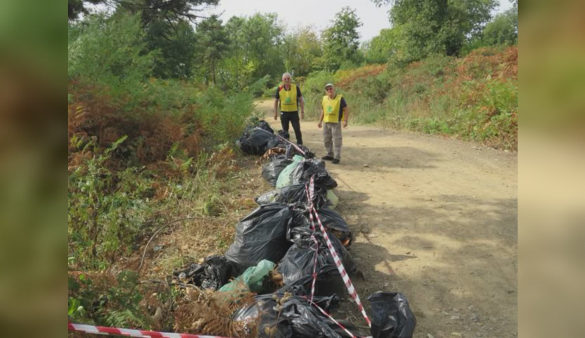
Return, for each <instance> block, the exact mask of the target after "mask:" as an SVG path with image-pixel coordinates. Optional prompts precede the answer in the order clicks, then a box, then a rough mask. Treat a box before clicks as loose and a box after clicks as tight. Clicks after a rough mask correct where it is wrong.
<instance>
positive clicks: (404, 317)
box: [368, 291, 416, 338]
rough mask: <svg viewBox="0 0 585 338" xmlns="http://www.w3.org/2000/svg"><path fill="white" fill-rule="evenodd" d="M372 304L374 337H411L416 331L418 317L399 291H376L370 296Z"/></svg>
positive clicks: (369, 299)
mask: <svg viewBox="0 0 585 338" xmlns="http://www.w3.org/2000/svg"><path fill="white" fill-rule="evenodd" d="M368 301H369V302H370V304H371V306H372V316H371V319H372V329H371V332H372V336H373V337H374V338H409V337H412V335H413V333H414V328H415V326H416V318H415V317H414V314H413V313H412V311H410V307H409V305H408V300H406V297H404V295H403V294H401V293H399V292H382V291H378V292H374V293H373V294H371V295H370V296H369V297H368Z"/></svg>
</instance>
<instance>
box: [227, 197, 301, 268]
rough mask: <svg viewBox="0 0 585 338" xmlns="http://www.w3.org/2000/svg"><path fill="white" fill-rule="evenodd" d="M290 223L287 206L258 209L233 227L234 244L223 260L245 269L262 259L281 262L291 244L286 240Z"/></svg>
mask: <svg viewBox="0 0 585 338" xmlns="http://www.w3.org/2000/svg"><path fill="white" fill-rule="evenodd" d="M291 220H292V213H291V210H290V208H289V207H288V206H286V205H282V204H277V203H273V204H267V205H262V206H260V207H258V208H257V209H256V210H254V211H252V213H250V214H249V215H248V216H246V217H245V218H243V219H242V220H241V221H240V222H239V223H238V224H237V225H236V235H235V239H234V242H233V243H232V245H231V246H230V247H229V249H228V251H227V252H226V254H225V257H226V258H227V259H229V260H231V261H233V262H236V263H238V264H240V265H241V266H242V267H245V268H247V267H249V266H252V265H256V264H258V262H260V261H261V260H263V259H267V260H269V261H272V262H278V261H280V259H281V258H282V257H283V256H284V254H285V253H286V250H288V248H289V246H290V245H291V243H290V242H288V241H287V240H286V233H287V230H288V226H289V224H290V223H291Z"/></svg>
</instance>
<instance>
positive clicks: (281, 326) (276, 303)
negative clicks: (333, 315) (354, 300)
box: [232, 292, 348, 338]
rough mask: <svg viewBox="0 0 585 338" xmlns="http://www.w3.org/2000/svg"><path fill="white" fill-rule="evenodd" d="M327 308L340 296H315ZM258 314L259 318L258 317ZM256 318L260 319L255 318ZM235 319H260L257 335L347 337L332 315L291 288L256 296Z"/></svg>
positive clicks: (328, 309) (326, 309) (237, 312)
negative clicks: (322, 310) (291, 290)
mask: <svg viewBox="0 0 585 338" xmlns="http://www.w3.org/2000/svg"><path fill="white" fill-rule="evenodd" d="M314 301H315V303H317V304H319V306H320V307H322V308H323V309H324V310H325V311H330V307H329V305H333V304H336V303H337V301H338V299H337V296H335V295H334V296H331V297H316V298H315V299H314ZM258 317H259V318H258ZM256 318H257V319H256ZM232 319H233V321H247V322H249V321H253V320H258V328H257V329H258V337H311V338H312V337H347V336H348V335H347V333H345V331H343V330H342V329H341V328H340V327H339V326H337V324H335V323H334V322H333V321H332V320H331V319H329V318H328V317H326V316H325V315H323V314H322V313H321V312H320V311H319V310H318V309H317V308H316V307H315V306H313V305H311V304H310V303H309V301H308V299H307V298H306V296H301V295H295V294H291V293H289V292H284V293H279V292H277V293H274V294H268V295H261V296H257V297H256V303H255V304H252V305H250V306H247V307H244V308H241V309H239V310H238V311H236V313H235V314H234V316H233V317H232Z"/></svg>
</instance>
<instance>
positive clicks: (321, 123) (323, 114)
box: [317, 107, 325, 128]
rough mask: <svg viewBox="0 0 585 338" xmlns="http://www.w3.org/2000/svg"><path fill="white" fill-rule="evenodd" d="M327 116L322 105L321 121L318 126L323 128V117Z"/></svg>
mask: <svg viewBox="0 0 585 338" xmlns="http://www.w3.org/2000/svg"><path fill="white" fill-rule="evenodd" d="M324 117H325V111H324V110H323V107H321V116H319V123H318V124H317V127H319V128H321V126H323V118H324Z"/></svg>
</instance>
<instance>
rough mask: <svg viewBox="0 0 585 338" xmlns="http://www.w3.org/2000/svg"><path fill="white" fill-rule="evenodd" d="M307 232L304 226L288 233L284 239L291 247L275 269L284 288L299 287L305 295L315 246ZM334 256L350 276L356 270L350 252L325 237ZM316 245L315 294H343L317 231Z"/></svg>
mask: <svg viewBox="0 0 585 338" xmlns="http://www.w3.org/2000/svg"><path fill="white" fill-rule="evenodd" d="M311 233H312V231H311V229H309V228H307V227H295V228H292V229H291V230H290V231H289V234H288V237H289V239H290V240H291V241H293V242H294V244H293V245H292V246H291V247H290V248H289V249H288V251H287V252H286V254H285V255H284V257H283V258H282V260H281V261H280V263H279V264H278V266H277V268H276V270H277V271H278V272H279V273H280V274H281V275H282V278H283V283H284V284H285V285H302V286H303V287H305V288H306V290H307V292H309V291H310V288H311V284H312V275H313V268H314V265H315V249H316V244H315V242H314V241H313V240H312V239H311ZM328 235H329V239H330V241H331V244H332V245H333V248H334V249H335V251H336V252H337V256H338V257H339V258H340V259H341V262H342V263H343V266H344V267H345V270H346V271H347V272H348V273H349V274H353V273H354V272H355V271H356V270H357V269H356V266H355V263H354V262H353V259H352V257H351V255H350V253H349V252H348V251H347V250H346V249H345V248H344V247H343V245H342V244H341V242H340V241H339V240H338V239H337V238H336V237H335V236H333V235H332V234H331V233H329V234H328ZM314 236H315V239H316V240H317V244H318V248H319V249H318V253H317V267H316V273H317V282H316V284H315V294H317V295H319V296H322V295H331V294H333V293H336V292H343V291H344V283H343V280H342V278H341V276H340V274H339V271H338V270H337V266H336V265H335V262H334V260H333V257H332V256H331V253H330V251H329V249H328V248H327V243H326V241H325V238H324V237H323V236H322V234H321V233H320V232H318V231H317V232H315V233H314Z"/></svg>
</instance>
